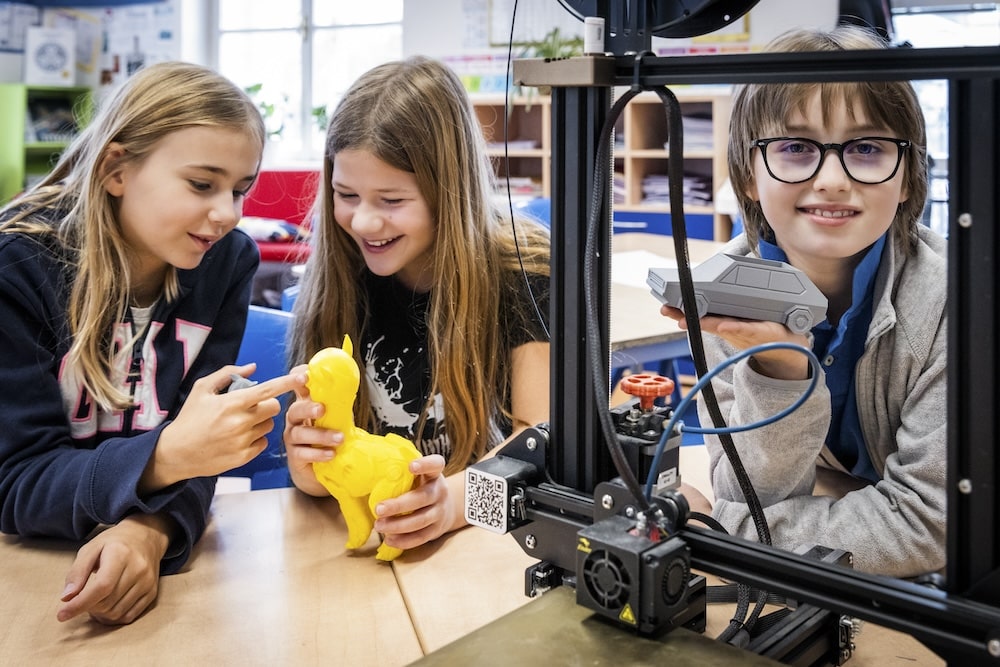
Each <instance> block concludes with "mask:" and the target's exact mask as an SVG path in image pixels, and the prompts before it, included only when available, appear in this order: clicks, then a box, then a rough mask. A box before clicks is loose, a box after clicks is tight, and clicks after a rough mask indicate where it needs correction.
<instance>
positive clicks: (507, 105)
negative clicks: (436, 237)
mask: <svg viewBox="0 0 1000 667" xmlns="http://www.w3.org/2000/svg"><path fill="white" fill-rule="evenodd" d="M516 17H517V0H514V6H513V8H512V9H511V12H510V37H509V38H508V40H507V69H506V70H504V88H503V166H504V178H505V180H506V183H507V210H508V212H509V213H510V231H511V233H512V234H513V235H514V250H515V251H516V252H517V263H518V265H519V266H520V267H521V277H522V278H524V287H525V289H527V290H528V297H529V298H530V299H531V305H532V306H534V308H535V317H537V318H538V324H539V325H540V326H541V327H542V332H543V333H544V334H545V338H546V340H552V334H550V333H549V327H548V324H547V323H546V321H545V318H544V317H543V316H542V310H541V308H539V307H538V300H537V299H536V298H535V292H534V290H532V289H531V281H530V280H529V279H528V272H527V271H526V270H525V268H524V258H522V257H521V244H520V243H519V242H518V240H517V225H516V224H515V223H514V200H513V198H512V197H511V194H510V147H509V141H508V132H509V130H508V116H510V109H511V101H510V86H511V81H510V72H511V67H512V65H513V61H514V23H515V18H516Z"/></svg>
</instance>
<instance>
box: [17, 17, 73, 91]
mask: <svg viewBox="0 0 1000 667" xmlns="http://www.w3.org/2000/svg"><path fill="white" fill-rule="evenodd" d="M24 82H25V83H27V84H30V85H36V86H73V85H76V34H75V33H74V32H73V31H72V30H69V29H66V28H45V27H40V26H31V27H29V28H28V29H27V31H26V33H25V40H24Z"/></svg>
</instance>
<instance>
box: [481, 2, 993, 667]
mask: <svg viewBox="0 0 1000 667" xmlns="http://www.w3.org/2000/svg"><path fill="white" fill-rule="evenodd" d="M560 2H561V3H562V4H563V5H564V6H565V7H566V8H567V9H569V10H570V11H571V12H573V13H574V14H576V15H578V16H580V17H583V16H597V17H602V18H604V19H605V22H606V26H607V34H609V35H610V37H609V39H608V41H607V53H605V54H604V55H590V56H584V57H579V58H570V59H565V60H559V61H531V60H529V61H518V62H516V63H515V67H514V76H515V80H516V82H517V83H518V84H519V85H551V86H553V89H552V91H553V92H552V121H553V123H552V127H553V130H552V132H553V142H552V144H553V164H552V191H553V194H552V238H553V253H552V255H553V260H552V261H553V266H552V276H553V278H552V298H551V311H550V322H551V325H552V330H553V332H554V333H553V339H552V371H551V378H552V383H551V396H552V401H551V406H552V414H553V418H552V420H551V423H549V424H543V425H539V426H537V427H536V428H533V429H529V430H528V431H526V432H524V433H522V434H521V435H520V436H519V437H518V438H517V439H516V440H514V441H513V442H511V443H510V444H509V445H508V446H506V447H505V448H504V449H503V450H502V451H501V453H500V454H499V455H498V456H497V457H495V458H494V459H488V460H486V461H484V462H482V463H480V464H477V465H475V466H473V467H471V468H470V469H469V471H468V473H467V474H468V477H467V482H468V483H467V486H468V487H469V488H470V489H472V491H470V493H473V494H481V495H477V496H476V497H475V498H471V499H470V502H469V503H468V506H469V507H474V508H475V509H474V510H470V512H471V513H470V514H469V518H470V520H471V521H472V522H474V523H479V524H480V525H489V526H491V527H492V528H493V529H495V530H498V531H500V532H511V533H512V534H513V535H514V537H515V539H517V541H518V542H519V544H520V545H521V547H522V548H523V549H524V551H525V552H526V553H528V554H529V555H532V556H533V557H535V558H537V559H538V560H539V562H538V564H536V565H535V566H533V567H532V568H530V569H529V570H528V572H527V573H526V585H525V589H526V592H527V593H528V594H529V595H531V594H535V593H537V592H540V591H543V590H545V589H546V588H549V587H553V586H558V585H571V586H574V587H575V588H576V594H577V602H578V603H579V604H582V605H584V606H586V607H588V608H590V609H593V610H594V611H595V612H597V613H598V614H600V615H602V616H604V617H607V618H611V619H614V620H615V621H616V622H618V623H619V624H621V625H623V626H625V627H628V628H632V629H634V630H636V631H638V632H640V633H644V634H656V633H661V632H664V631H666V630H669V629H671V628H674V627H677V626H679V625H684V626H687V627H692V628H695V629H699V628H703V627H704V605H705V602H704V590H705V586H704V580H703V579H702V578H701V577H698V576H695V575H693V574H692V573H691V572H692V570H701V571H704V572H709V573H713V574H717V575H719V576H722V577H725V578H729V579H732V580H735V581H738V582H742V583H743V584H745V585H748V586H753V587H755V588H757V589H760V590H764V591H770V592H774V593H780V594H783V595H786V596H788V597H790V598H794V599H796V600H799V601H801V602H804V603H807V604H806V605H804V606H808V607H809V608H810V609H812V610H816V609H818V610H828V611H829V612H830V614H829V618H828V620H830V623H829V624H830V625H831V626H832V627H834V628H835V627H836V626H837V625H838V623H839V620H838V619H839V615H840V614H843V615H850V616H855V617H859V618H862V619H866V620H871V621H874V622H877V623H879V624H881V625H885V626H888V627H891V628H895V629H898V630H901V631H904V632H907V633H909V634H911V635H913V636H914V637H916V638H917V639H919V640H920V641H922V642H923V643H925V644H926V645H927V646H929V647H930V648H931V649H932V650H934V651H935V652H937V653H938V654H939V655H941V656H942V657H943V658H945V659H946V660H948V661H949V662H951V663H953V664H963V665H964V664H972V663H974V664H1000V608H998V606H997V600H1000V537H998V533H997V530H996V516H997V512H998V510H1000V497H998V491H997V481H998V478H1000V463H998V459H997V457H996V454H995V448H996V443H997V434H998V428H997V426H998V423H997V422H998V417H997V415H996V411H995V405H996V404H997V398H998V397H997V387H996V377H997V372H998V371H1000V359H998V356H997V349H996V346H995V345H993V344H992V342H993V341H994V332H995V331H996V329H997V326H998V325H1000V322H998V321H997V318H998V316H997V307H996V306H997V304H996V298H997V288H998V287H1000V272H998V271H997V266H996V262H997V257H998V254H997V250H998V245H1000V241H998V238H997V230H998V229H1000V225H998V223H1000V219H998V211H1000V206H998V201H997V198H998V195H997V188H996V184H997V183H998V182H1000V130H998V128H997V126H996V118H998V117H1000V50H998V49H997V48H992V47H991V48H962V49H933V50H908V49H891V50H887V51H884V52H877V53H868V52H854V53H833V54H831V53H825V54H822V55H821V56H820V55H818V56H817V57H809V56H808V54H801V53H800V54H795V55H794V57H793V56H790V55H785V54H775V53H768V54H749V55H730V56H697V57H671V58H658V57H655V56H653V55H651V54H650V52H649V46H650V37H651V36H652V35H654V34H655V35H658V36H662V37H687V36H695V35H700V34H705V33H708V32H711V31H713V30H715V29H717V28H720V27H722V26H724V25H726V24H728V23H730V22H732V21H733V20H736V19H737V18H739V17H740V16H742V15H743V14H745V13H746V12H747V11H749V10H750V8H752V7H753V5H755V4H756V2H755V1H754V2H733V1H729V2H726V1H717V2H713V1H706V2H665V1H664V2H653V1H647V2H639V1H631V2H610V1H598V0H591V1H589V2H588V1H581V2H570V1H569V0H560ZM875 79H882V80H889V79H947V80H948V81H949V96H950V108H949V116H950V186H951V187H950V196H951V200H950V203H949V207H950V211H949V219H950V221H951V222H950V232H949V239H950V241H949V285H950V289H951V292H950V295H951V299H950V303H949V322H950V326H951V329H950V330H949V351H948V353H949V378H948V381H949V386H950V387H951V388H952V396H951V401H950V403H949V415H948V417H949V419H948V431H949V433H948V438H949V461H948V467H949V469H948V480H949V482H948V483H949V489H948V494H949V495H948V513H949V517H948V529H949V534H948V565H947V576H946V582H947V583H946V590H938V589H936V588H931V587H927V586H923V585H920V584H917V583H913V582H908V581H901V580H897V579H890V578H887V577H878V576H872V575H866V574H863V573H858V572H854V571H852V570H850V569H847V568H845V567H843V566H841V565H839V564H837V561H838V560H841V556H842V555H843V554H842V553H837V552H828V551H827V552H823V553H821V557H820V558H815V557H812V556H807V555H800V554H792V553H788V552H782V551H778V550H775V549H772V548H770V547H768V546H766V545H764V544H756V543H751V542H747V541H744V540H739V539H733V538H730V537H728V536H726V535H723V534H720V533H717V532H715V531H709V530H705V529H700V528H697V527H693V526H688V525H686V523H685V521H686V519H687V513H688V511H687V506H686V502H685V501H684V499H683V497H682V496H680V495H678V494H676V493H673V492H672V491H671V490H670V489H671V487H672V482H671V480H672V479H673V478H674V477H675V476H676V474H677V472H678V471H677V457H676V452H675V451H674V452H673V453H671V452H672V450H671V447H670V446H669V443H670V441H671V440H672V439H674V437H675V436H676V434H674V433H670V432H668V431H666V430H665V429H666V428H667V425H668V424H669V423H670V420H669V414H668V412H667V411H665V410H652V411H643V412H642V413H641V415H640V416H637V413H636V412H635V411H633V410H630V409H629V408H628V407H626V408H623V409H616V410H609V409H608V408H607V406H606V398H605V397H606V396H607V375H608V368H607V364H608V362H607V359H608V317H609V307H608V298H607V294H608V285H609V276H610V267H609V259H608V258H609V257H610V252H608V250H609V248H610V237H609V234H610V227H611V225H610V224H609V220H610V204H609V202H608V198H607V197H605V196H604V194H605V193H606V192H607V191H608V189H609V188H608V184H607V180H608V174H607V173H606V170H605V169H604V166H603V165H606V164H607V163H608V162H609V153H608V151H609V150H610V148H609V147H608V145H607V143H608V136H609V135H610V131H609V127H608V125H609V122H608V121H609V118H613V117H614V114H615V113H616V111H617V110H618V109H619V105H621V104H624V103H627V97H628V96H627V95H625V96H622V97H620V98H618V100H617V101H615V103H614V104H612V96H613V89H614V88H615V87H616V86H617V87H624V88H626V89H628V90H630V91H633V92H638V91H640V90H654V91H656V92H657V93H658V94H660V96H661V98H663V99H664V103H665V106H666V108H667V109H668V121H669V122H670V123H671V131H670V135H669V139H670V141H671V142H672V141H674V139H675V137H678V138H679V137H680V136H681V133H682V129H681V127H680V120H679V114H675V113H671V112H670V111H669V109H670V97H671V94H670V92H669V90H667V89H666V88H665V87H666V86H667V85H671V84H687V83H749V82H765V81H766V82H783V81H838V80H840V81H843V80H875ZM623 100H624V101H623ZM610 124H613V122H612V123H610ZM973 141H975V146H976V149H975V150H974V148H973ZM680 154H681V151H680V150H676V149H675V148H674V146H673V145H671V150H670V171H671V175H672V177H673V175H674V174H675V173H680V170H679V164H676V163H675V156H678V157H677V158H676V160H677V161H678V162H679V160H680V157H679V156H680ZM580 193H594V196H593V197H592V198H589V197H587V196H581V195H580ZM680 201H681V197H673V196H672V197H671V202H672V204H671V217H672V221H673V231H674V242H675V248H676V256H677V258H678V262H679V265H680V276H681V282H682V292H683V291H684V288H683V283H684V282H685V281H687V282H688V283H689V282H690V269H689V268H687V269H685V268H684V267H685V261H684V258H686V256H687V254H686V248H685V237H684V229H683V210H682V208H681V206H682V205H681V204H680V203H679V202H680ZM581 220H587V221H588V223H589V224H588V226H587V228H586V229H580V228H579V226H578V225H576V224H574V222H575V221H581ZM695 310H696V309H694V308H692V309H691V311H692V312H693V311H695ZM691 330H692V332H696V331H697V328H696V326H694V327H691ZM692 345H693V347H694V346H695V341H694V340H692ZM695 356H696V363H697V361H698V360H697V354H696V355H695ZM698 370H699V374H701V373H704V372H705V369H704V368H699V369H698ZM661 439H662V440H664V441H665V442H666V443H667V444H668V446H667V447H664V448H656V447H655V444H656V443H657V442H659V440H661ZM656 449H660V450H661V451H659V452H658V453H659V458H657V455H656V454H654V453H653V452H654V450H656ZM643 474H645V475H647V477H649V478H650V479H655V480H657V483H658V485H659V487H660V491H659V492H657V493H655V494H653V495H651V496H649V497H646V496H645V495H644V494H643V493H642V492H641V490H640V489H638V488H637V484H636V482H635V477H636V476H637V475H643ZM763 531H764V533H765V534H766V526H765V527H764V528H763ZM765 541H766V540H765ZM824 622H825V621H824ZM804 627H805V626H803V628H804ZM792 632H793V633H797V634H796V636H797V637H798V641H800V642H814V643H816V642H824V641H826V640H823V639H820V638H817V637H816V635H815V634H811V633H810V632H809V631H807V630H805V629H801V630H799V629H796V630H793V631H792ZM828 648H829V650H826V648H824V649H823V650H822V651H821V652H820V653H821V655H820V656H819V658H817V653H816V652H803V651H795V650H791V651H789V650H787V646H786V647H784V648H781V649H776V648H775V647H773V646H771V647H762V648H761V653H762V654H767V655H771V656H773V657H775V658H776V659H779V660H782V659H787V660H789V661H794V660H795V659H798V658H796V657H795V656H802V655H809V656H810V657H809V658H808V659H809V660H810V661H811V662H801V663H797V664H819V663H821V662H831V663H836V664H839V663H840V662H842V661H843V660H844V659H846V658H847V657H849V654H850V653H849V639H848V640H847V645H846V646H845V645H844V644H843V643H841V644H840V645H836V642H832V643H830V646H829V647H828ZM845 648H846V649H848V650H847V651H846V652H845ZM771 650H774V652H772V653H766V651H771ZM779 650H780V651H782V652H779Z"/></svg>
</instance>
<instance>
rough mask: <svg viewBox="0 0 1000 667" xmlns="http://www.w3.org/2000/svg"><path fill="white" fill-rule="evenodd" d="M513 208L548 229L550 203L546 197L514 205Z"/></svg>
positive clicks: (550, 212)
mask: <svg viewBox="0 0 1000 667" xmlns="http://www.w3.org/2000/svg"><path fill="white" fill-rule="evenodd" d="M514 208H515V209H516V210H517V211H518V212H520V213H523V214H525V215H528V216H530V217H532V218H534V219H535V220H538V221H539V222H540V223H542V224H543V225H545V226H546V227H548V226H549V225H550V224H551V219H552V202H551V201H550V200H549V198H548V197H536V198H535V199H531V200H528V201H525V202H522V203H520V204H515V206H514Z"/></svg>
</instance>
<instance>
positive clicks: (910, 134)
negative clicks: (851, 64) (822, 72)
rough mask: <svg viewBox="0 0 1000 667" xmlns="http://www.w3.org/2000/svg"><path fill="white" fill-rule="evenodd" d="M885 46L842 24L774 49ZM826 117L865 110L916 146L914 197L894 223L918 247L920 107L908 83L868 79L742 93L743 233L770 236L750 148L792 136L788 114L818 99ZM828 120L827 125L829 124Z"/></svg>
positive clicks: (910, 174)
mask: <svg viewBox="0 0 1000 667" xmlns="http://www.w3.org/2000/svg"><path fill="white" fill-rule="evenodd" d="M882 48H886V43H885V41H884V40H883V39H882V38H880V37H879V36H878V35H877V34H876V33H874V32H872V31H870V30H866V29H864V28H859V27H857V26H850V25H841V26H838V27H837V28H835V29H833V30H832V31H829V32H825V31H822V30H817V29H798V30H794V31H790V32H787V33H784V34H783V35H780V36H779V37H777V38H775V40H774V41H773V42H771V43H770V44H769V45H768V47H767V50H768V51H776V52H786V51H788V52H802V51H846V50H851V49H882ZM817 91H818V92H819V94H820V101H821V102H820V103H821V107H822V109H823V113H824V114H828V113H830V110H831V109H832V108H833V105H834V104H836V103H839V102H843V103H845V104H846V105H847V108H848V111H849V112H850V113H854V112H855V111H854V110H855V109H861V110H863V111H864V113H865V114H866V115H867V116H868V119H869V120H870V121H871V122H872V123H874V124H876V125H884V126H885V127H888V128H892V129H894V130H896V131H897V132H899V134H900V136H899V138H900V139H909V140H910V141H911V142H912V144H911V146H910V148H909V149H907V151H906V153H905V154H904V156H903V164H904V167H903V187H904V190H905V191H906V192H907V194H908V197H907V200H906V201H905V202H902V203H901V204H900V205H899V207H898V209H897V211H896V217H895V218H894V219H893V221H892V229H893V236H894V238H895V239H896V243H897V244H898V246H899V247H900V248H901V249H902V250H903V251H904V252H907V253H909V252H911V251H912V249H913V248H914V247H916V246H915V244H916V238H917V224H918V222H919V220H920V216H921V214H922V213H923V210H924V204H925V203H926V199H927V150H926V144H927V137H926V129H925V124H924V116H923V112H922V111H921V109H920V102H919V100H918V99H917V95H916V93H915V92H914V90H913V86H911V85H910V82H909V81H861V82H835V83H755V84H748V85H745V86H742V87H741V88H739V89H738V90H737V92H736V94H735V96H734V98H733V109H732V117H731V120H730V125H729V178H730V179H731V181H732V185H733V190H734V191H735V192H736V198H737V200H738V201H739V204H740V209H741V210H742V211H743V217H744V229H745V232H746V235H747V241H748V242H749V244H750V247H751V248H754V249H756V247H757V241H758V240H760V238H761V237H767V236H769V234H770V226H769V225H768V223H767V220H766V219H765V218H764V212H763V210H762V209H761V206H760V202H758V201H754V200H753V199H751V198H750V196H749V194H748V191H749V188H750V185H751V184H752V183H753V162H754V158H753V151H752V150H751V149H750V146H751V142H752V141H754V140H755V139H763V138H765V137H769V136H781V135H783V134H784V133H785V129H784V126H785V123H786V119H787V118H788V115H789V114H791V113H792V112H793V111H795V110H800V111H802V112H803V113H805V106H806V104H808V102H809V100H810V99H812V97H813V96H814V95H815V94H816V92H817ZM824 120H826V119H825V118H824Z"/></svg>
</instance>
